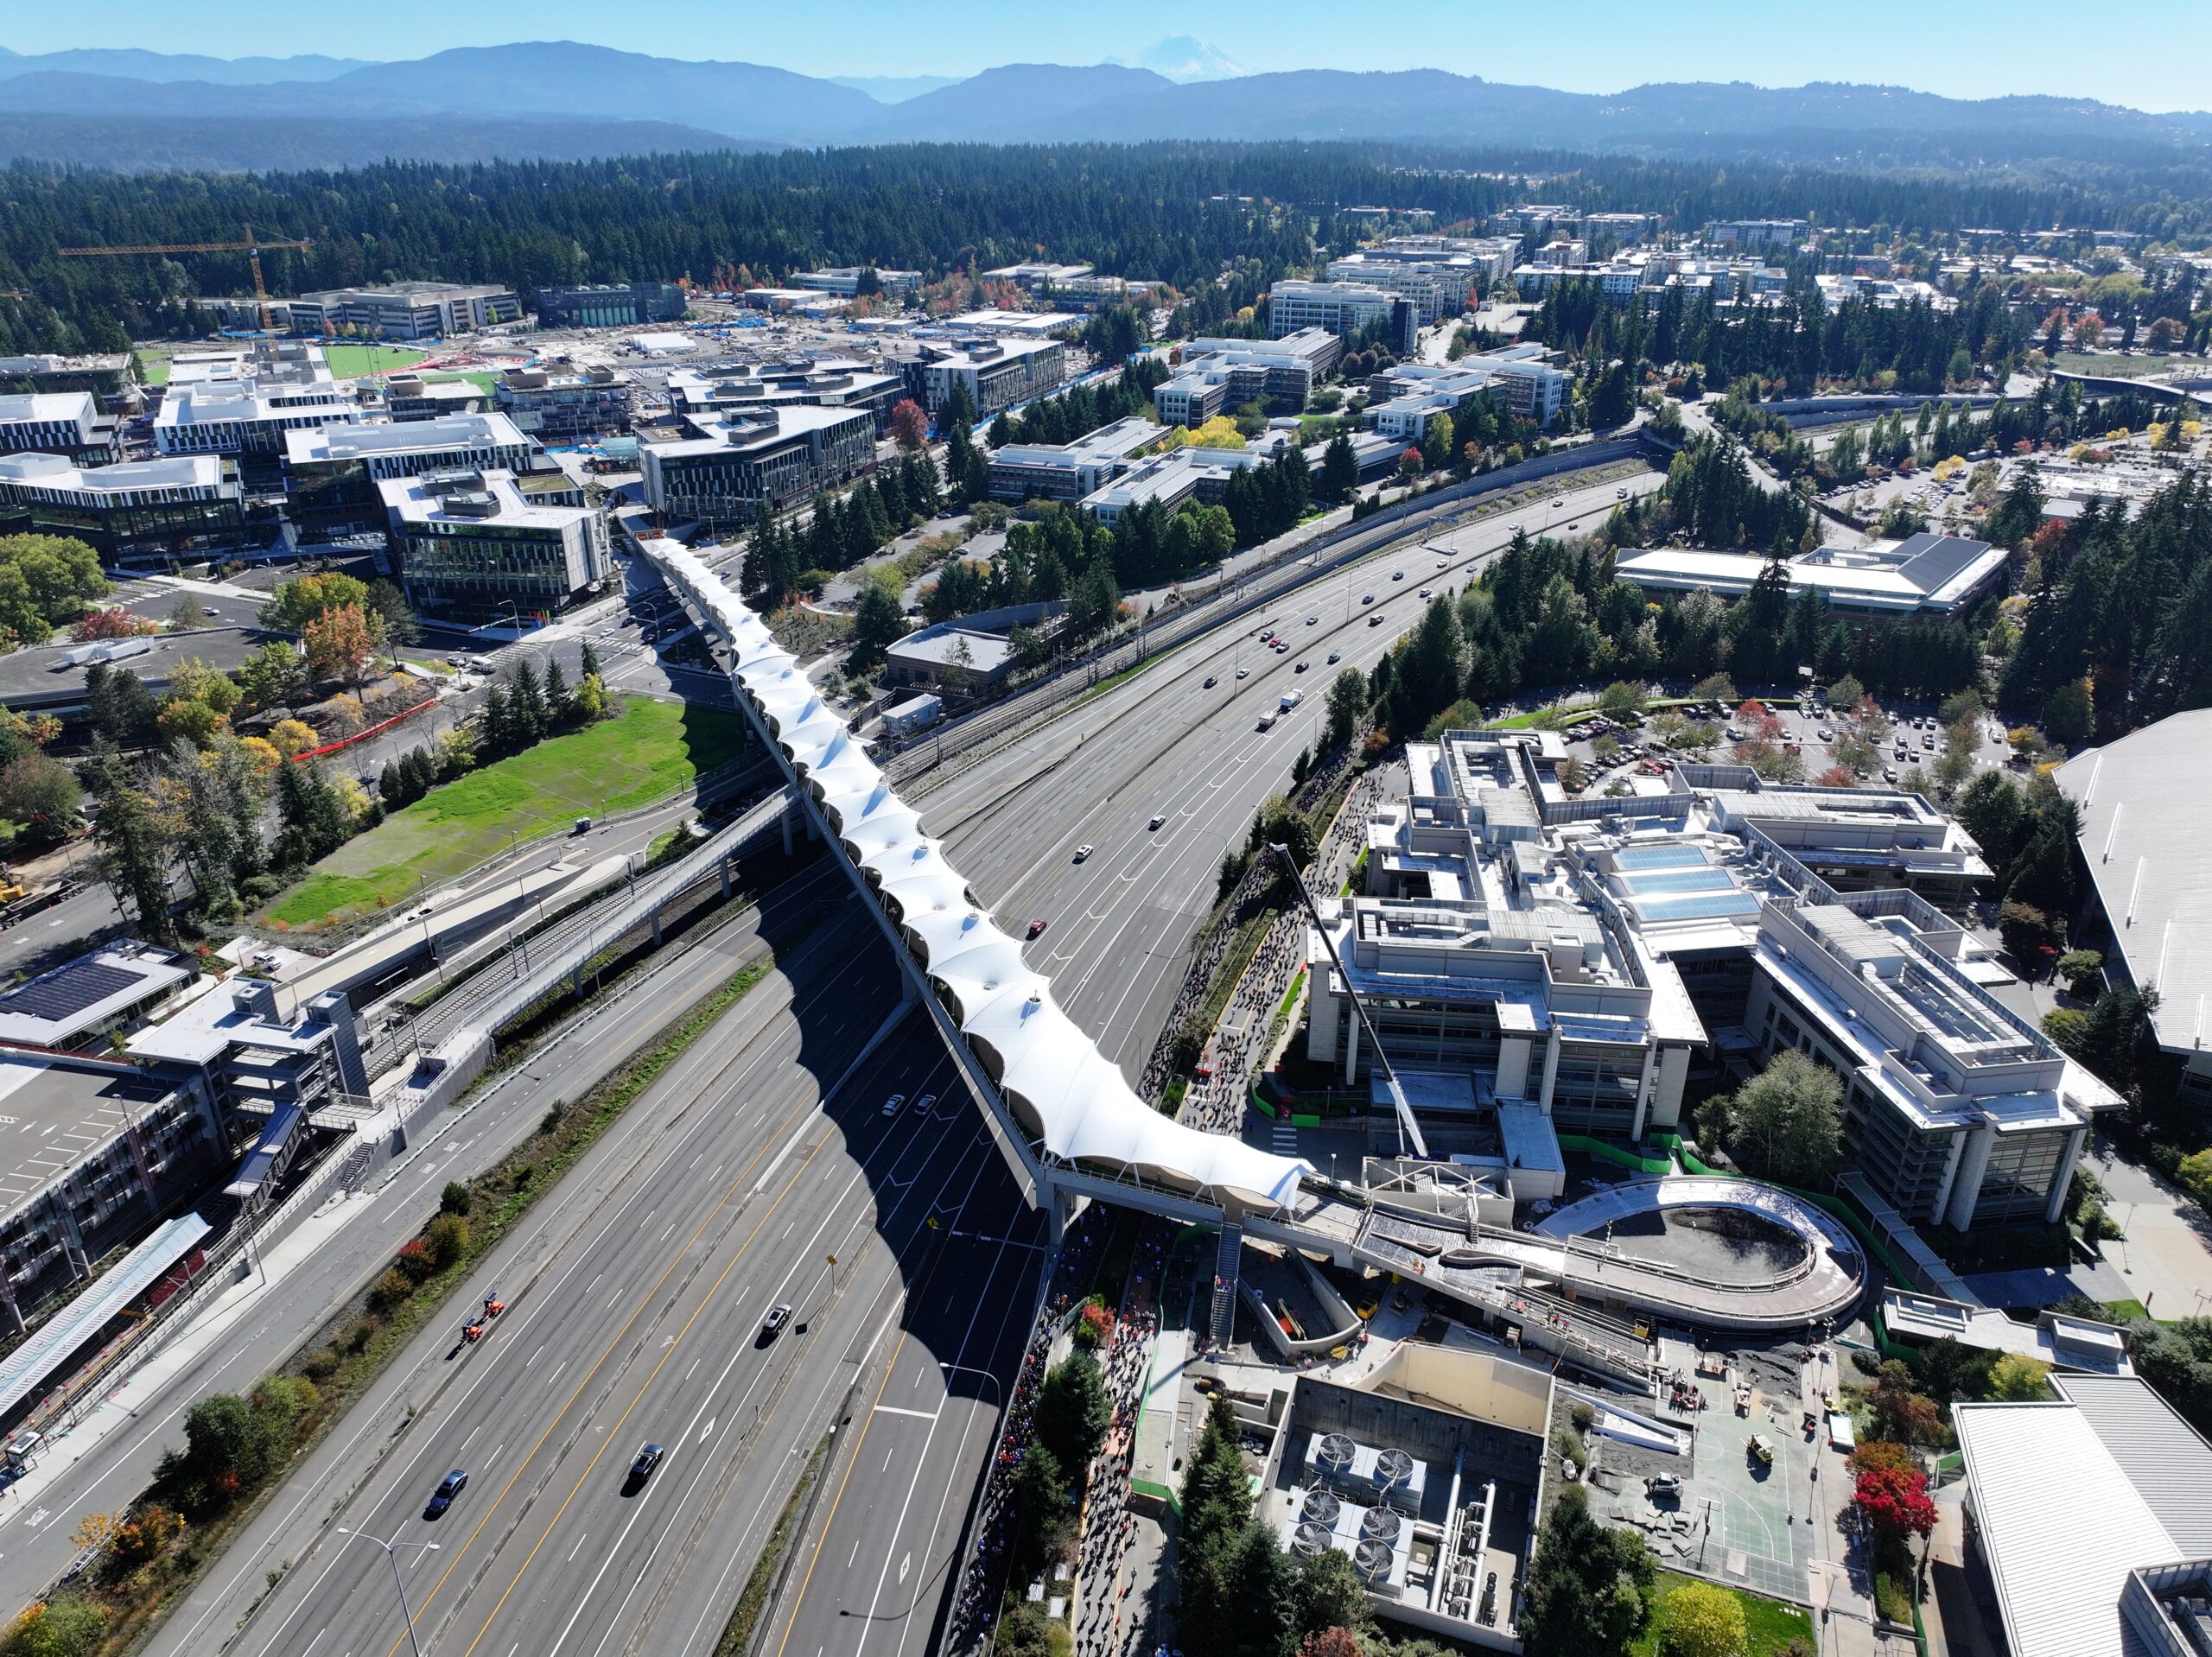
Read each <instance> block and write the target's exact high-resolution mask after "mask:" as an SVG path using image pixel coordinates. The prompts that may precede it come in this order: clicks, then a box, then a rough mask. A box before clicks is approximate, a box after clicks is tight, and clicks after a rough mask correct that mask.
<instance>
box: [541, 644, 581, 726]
mask: <svg viewBox="0 0 2212 1657" xmlns="http://www.w3.org/2000/svg"><path fill="white" fill-rule="evenodd" d="M574 713H575V706H574V704H573V702H572V701H571V699H570V697H569V680H568V676H567V675H565V674H563V672H562V671H561V664H560V663H558V662H557V661H556V660H554V658H553V657H550V656H549V657H546V658H545V723H546V728H547V729H548V730H549V731H557V730H559V729H560V728H561V727H563V726H565V725H566V724H568V722H569V716H570V715H571V714H574Z"/></svg>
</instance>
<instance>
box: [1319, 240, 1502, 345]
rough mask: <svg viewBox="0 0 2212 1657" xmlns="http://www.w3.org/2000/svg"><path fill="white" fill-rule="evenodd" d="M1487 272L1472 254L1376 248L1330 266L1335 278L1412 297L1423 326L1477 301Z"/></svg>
mask: <svg viewBox="0 0 2212 1657" xmlns="http://www.w3.org/2000/svg"><path fill="white" fill-rule="evenodd" d="M1483 274H1484V273H1483V270H1482V269H1481V268H1480V267H1478V264H1477V263H1476V262H1475V261H1474V260H1473V259H1471V258H1467V257H1451V258H1440V259H1407V258H1401V257H1395V255H1394V254H1392V253H1391V252H1389V251H1384V250H1381V249H1374V248H1363V249H1361V250H1360V251H1358V252H1357V253H1349V254H1346V255H1345V256H1344V257H1343V258H1341V259H1332V260H1331V261H1330V263H1329V269H1328V276H1329V280H1330V281H1331V282H1350V283H1363V284H1365V285H1366V286H1368V287H1370V288H1379V289H1383V291H1384V292H1385V293H1389V294H1395V295H1397V296H1398V297H1399V298H1401V299H1405V300H1410V301H1412V302H1413V307H1414V317H1415V320H1416V321H1418V323H1419V324H1420V326H1421V327H1433V326H1434V325H1435V324H1437V323H1439V322H1441V321H1446V319H1447V318H1451V317H1455V316H1458V315H1459V314H1460V313H1461V312H1462V311H1465V309H1466V308H1468V306H1469V305H1471V303H1473V295H1474V289H1475V285H1476V283H1477V281H1478V279H1479V278H1480V277H1481V276H1482V275H1483Z"/></svg>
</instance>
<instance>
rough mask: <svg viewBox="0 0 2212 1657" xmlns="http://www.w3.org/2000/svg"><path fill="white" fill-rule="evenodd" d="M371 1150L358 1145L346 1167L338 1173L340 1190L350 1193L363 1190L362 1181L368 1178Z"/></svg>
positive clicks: (349, 1156) (349, 1157) (347, 1160)
mask: <svg viewBox="0 0 2212 1657" xmlns="http://www.w3.org/2000/svg"><path fill="white" fill-rule="evenodd" d="M370 1156H371V1151H370V1148H369V1147H368V1146H365V1145H357V1146H354V1147H353V1152H352V1153H351V1154H350V1155H348V1156H347V1157H346V1165H345V1166H344V1167H342V1168H340V1170H339V1171H338V1189H339V1190H341V1191H346V1192H348V1193H351V1192H353V1191H357V1190H360V1189H361V1182H362V1180H364V1179H365V1178H368V1172H369V1159H370Z"/></svg>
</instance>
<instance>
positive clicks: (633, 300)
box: [534, 282, 690, 328]
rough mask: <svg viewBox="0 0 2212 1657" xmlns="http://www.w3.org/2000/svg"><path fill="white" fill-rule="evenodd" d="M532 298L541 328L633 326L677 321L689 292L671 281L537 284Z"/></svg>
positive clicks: (684, 306) (681, 314) (685, 305)
mask: <svg viewBox="0 0 2212 1657" xmlns="http://www.w3.org/2000/svg"><path fill="white" fill-rule="evenodd" d="M534 298H535V302H536V304H537V325H538V327H542V328H634V327H645V326H646V325H647V324H649V323H653V322H681V321H683V313H684V310H685V308H686V307H687V306H688V305H689V303H690V296H689V295H686V294H685V293H684V291H683V289H681V288H679V287H677V285H676V284H675V283H672V282H632V283H591V284H588V285H586V286H562V287H555V288H540V289H537V293H536V295H534Z"/></svg>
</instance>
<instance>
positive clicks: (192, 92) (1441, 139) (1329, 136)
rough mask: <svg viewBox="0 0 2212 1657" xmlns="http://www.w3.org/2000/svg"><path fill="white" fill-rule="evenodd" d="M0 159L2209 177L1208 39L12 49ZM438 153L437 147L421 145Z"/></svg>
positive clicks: (1751, 89)
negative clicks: (924, 45) (919, 149)
mask: <svg viewBox="0 0 2212 1657" xmlns="http://www.w3.org/2000/svg"><path fill="white" fill-rule="evenodd" d="M0 81H3V82H4V84H5V86H6V92H5V95H4V98H0V156H35V157H37V158H39V159H62V160H76V161H80V162H86V163H88V164H92V165H108V166H117V167H123V168H147V167H156V168H159V167H187V166H199V167H208V168H218V169H255V168H270V167H286V166H302V165H306V166H321V167H331V166H343V165H347V164H350V163H354V162H366V161H372V160H376V159H379V158H383V157H386V156H417V155H424V154H428V155H433V156H435V155H439V154H441V153H443V154H444V155H445V156H448V158H456V159H458V158H461V157H463V156H477V155H486V154H492V155H505V156H512V157H515V158H518V159H519V158H526V157H559V158H569V157H574V156H580V155H617V154H624V153H639V152H641V151H645V150H648V149H733V148H739V149H742V148H762V147H782V146H788V145H798V146H819V145H833V144H863V143H906V142H965V143H1052V142H1062V141H1104V142H1138V141H1144V140H1151V139H1243V140H1254V141H1264V140H1305V141H1323V140H1347V139H1349V140H1378V141H1391V142H1399V143H1417V144H1421V145H1424V146H1427V147H1430V148H1433V149H1444V148H1454V149H1476V148H1504V147H1510V148H1513V149H1519V150H1522V151H1527V150H1530V149H1570V150H1585V151H1587V150H1617V149H1626V150H1634V151H1640V152H1645V153H1651V154H1658V155H1670V156H1697V157H1709V158H1715V159H1731V158H1735V157H1738V156H1757V157H1761V158H1764V159H1769V160H1784V161H1795V162H1802V163H1804V164H1808V165H1815V166H1839V165H1866V164H1870V163H1872V164H1898V165H1907V164H1924V163H1937V164H1946V165H1954V166H1961V167H1981V166H1987V165H1992V164H2003V163H2007V162H2018V161H2021V160H2024V159H2063V160H2070V161H2076V162H2113V161H2115V160H2122V159H2139V158H2142V157H2144V156H2150V157H2152V158H2158V157H2161V156H2164V157H2170V158H2178V157H2180V156H2187V157H2188V158H2190V159H2194V160H2202V159H2203V155H2204V152H2205V151H2206V150H2207V149H2212V115H2209V114H2205V113H2202V112H2199V113H2181V114H2168V115H2160V114H2148V113H2145V112H2143V111H2135V110H2130V109H2126V108H2122V107H2120V106H2117V105H2107V104H2101V103H2097V102H2094V101H2093V100H2089V99H2085V98H2049V97H2023V98H1990V99H1981V100H1969V99H1961V98H1943V97H1939V96H1936V94H1933V93H1928V92H1913V91H1910V90H1908V89H1906V88H1903V87H1895V86H1852V85H1842V84H1836V83H1814V84H1810V85H1808V86H1797V87H1786V88H1766V87H1760V86H1749V85H1745V84H1743V83H1729V84H1726V85H1723V84H1716V83H1676V84H1667V85H1657V86H1639V87H1635V88H1632V89H1630V90H1628V91H1625V92H1618V93H1613V94H1608V95H1597V94H1589V93H1580V92H1559V91H1555V90H1553V89H1550V88H1548V87H1542V86H1516V85H1512V84H1510V83H1504V82H1498V81H1491V80H1485V79H1481V78H1479V77H1477V76H1469V75H1458V74H1452V73H1447V72H1446V71H1443V70H1438V69H1414V70H1406V71H1399V72H1392V73H1350V72H1346V71H1341V70H1331V69H1306V70H1295V71H1290V72H1286V73H1267V74H1244V73H1238V72H1237V68H1236V65H1235V64H1234V63H1233V62H1232V61H1230V60H1229V59H1228V58H1226V57H1225V56H1224V54H1221V53H1220V52H1218V51H1217V49H1216V48H1212V47H1211V46H1209V45H1207V44H1206V42H1205V41H1199V40H1196V39H1193V38H1192V37H1190V36H1179V37H1177V38H1175V39H1173V40H1168V41H1160V42H1159V43H1158V44H1157V45H1156V46H1154V47H1153V48H1150V49H1149V50H1147V52H1146V53H1144V54H1141V60H1140V61H1139V62H1138V63H1135V64H1129V65H1124V64H1112V63H1109V64H1096V65H1092V66H1089V67H1068V66H1064V65H1057V64H1010V65H1006V66H1002V67H997V68H993V69H987V70H985V71H983V72H982V73H980V74H977V75H973V76H970V77H968V78H967V79H961V80H957V81H942V80H940V79H938V78H937V77H920V76H917V77H904V78H893V79H876V80H871V79H865V78H851V79H842V80H831V79H822V78H819V77H816V76H811V75H803V74H798V73H793V72H792V71H790V70H786V69H778V68H772V67H766V66H763V65H760V64H751V63H713V62H696V61H691V60H683V59H675V58H661V57H652V56H648V55H645V54H640V53H633V52H621V51H616V50H614V49H613V48H607V47H599V46H586V45H580V44H577V43H575V42H573V41H534V42H523V43H517V44H513V45H507V46H495V47H461V48H453V49H450V50H448V51H443V52H439V53H435V54H432V55H430V56H429V57H426V58H423V59H421V60H416V61H411V62H401V63H365V62H359V61H351V60H344V59H338V58H324V57H309V58H283V59H274V58H263V59H238V60H222V59H214V58H205V57H171V56H167V55H164V54H157V53H149V52H138V51H133V50H129V49H120V48H119V49H112V50H92V49H87V50H79V51H72V52H62V53H49V54H44V55H43V56H37V57H24V56H19V55H17V54H12V53H4V52H0ZM448 128H449V130H451V131H452V132H453V134H454V137H455V139H456V143H455V144H454V147H453V148H451V149H448V150H445V151H443V152H441V151H440V150H439V149H438V148H437V139H436V135H437V134H438V133H439V132H440V130H446V129H448ZM426 145H427V146H429V147H428V148H427V149H425V148H424V146H426Z"/></svg>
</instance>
